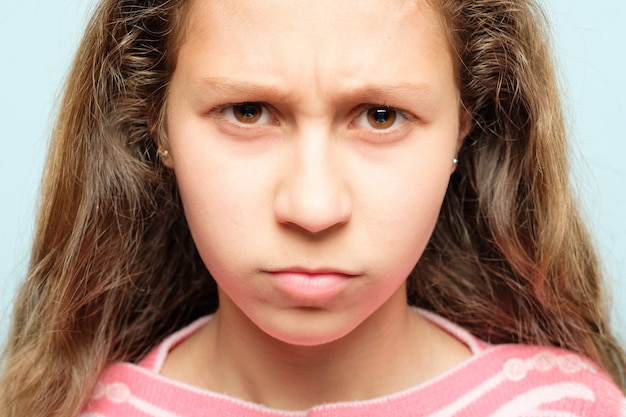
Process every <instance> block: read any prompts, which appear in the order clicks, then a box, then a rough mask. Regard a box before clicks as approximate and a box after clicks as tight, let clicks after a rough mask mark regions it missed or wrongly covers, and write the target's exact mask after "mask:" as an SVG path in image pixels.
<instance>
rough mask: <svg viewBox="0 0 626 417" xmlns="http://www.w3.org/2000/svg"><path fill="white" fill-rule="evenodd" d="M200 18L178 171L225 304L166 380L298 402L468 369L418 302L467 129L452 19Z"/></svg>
mask: <svg viewBox="0 0 626 417" xmlns="http://www.w3.org/2000/svg"><path fill="white" fill-rule="evenodd" d="M190 7H191V10H190V13H189V16H190V17H189V19H188V21H187V22H186V24H187V25H188V27H187V28H186V29H187V30H186V38H185V41H184V43H183V44H182V46H181V48H180V51H179V55H178V61H177V67H176V70H175V72H174V74H173V76H172V80H171V85H170V92H169V97H168V102H167V109H166V111H167V126H168V142H167V146H168V151H169V156H168V157H167V158H165V159H164V163H165V164H166V165H167V166H168V167H170V168H171V169H173V170H174V171H175V173H176V177H177V181H178V186H179V189H180V192H181V197H182V200H183V205H184V209H185V214H186V217H187V219H188V222H189V227H190V229H191V232H192V235H193V237H194V240H195V242H196V245H197V247H198V250H199V252H200V254H201V256H202V258H203V260H204V262H205V264H206V266H207V268H208V269H209V271H210V272H211V274H212V275H213V277H214V278H215V280H216V281H217V283H218V286H219V291H220V292H219V296H220V309H219V311H218V312H217V313H216V315H215V317H214V318H213V319H212V321H211V322H210V323H209V325H207V326H206V327H205V328H203V329H202V330H201V331H200V332H198V333H197V334H195V335H194V336H192V337H191V338H189V339H187V340H186V341H184V342H183V343H181V344H180V345H179V346H178V347H176V348H175V349H174V350H173V351H172V352H171V353H170V355H169V356H168V359H167V361H166V363H165V366H164V368H163V370H162V374H163V375H164V376H167V377H170V378H173V379H176V380H179V381H183V382H187V383H190V384H193V385H196V386H199V387H202V388H207V389H211V390H215V391H218V392H225V393H228V394H230V395H233V396H235V397H238V398H241V399H244V400H247V401H251V402H256V403H261V404H265V405H267V406H270V407H274V408H280V409H292V410H293V409H307V408H310V407H312V406H314V405H316V404H321V403H324V402H326V403H328V402H334V401H347V400H359V399H367V398H373V397H376V396H380V395H385V394H389V393H392V392H396V391H398V390H402V389H405V388H408V387H411V386H413V385H416V384H419V383H421V382H424V381H426V380H428V379H431V378H433V377H434V376H436V375H439V374H441V373H442V372H444V371H446V370H448V369H450V368H451V367H453V366H455V365H457V364H458V363H460V362H462V361H463V360H465V359H466V358H467V357H468V356H470V353H469V350H468V349H467V347H466V346H464V345H463V344H461V343H460V342H459V341H458V340H456V339H454V338H452V337H451V336H450V335H448V334H447V333H445V332H443V331H441V330H440V329H438V328H437V327H435V326H433V325H432V324H430V323H429V322H427V321H426V320H424V319H422V318H420V317H419V316H418V315H416V314H415V313H414V312H413V311H412V310H410V309H409V307H408V306H407V301H406V295H405V291H406V289H405V281H406V278H407V275H408V274H409V273H410V271H411V270H412V269H413V267H414V265H415V264H416V262H417V261H418V260H419V258H420V256H421V254H422V252H423V250H424V247H425V246H426V244H427V242H428V239H429V237H430V235H431V233H432V230H433V228H434V225H435V222H436V219H437V215H438V212H439V210H440V207H441V203H442V200H443V197H444V194H445V190H446V187H447V184H448V181H449V177H450V175H451V173H452V172H453V170H454V164H453V162H452V160H453V158H454V157H455V155H456V154H457V152H458V150H459V148H460V146H461V143H462V140H463V138H464V136H465V134H466V133H467V130H468V127H469V126H468V125H469V123H468V122H467V120H466V119H467V117H466V115H465V114H464V113H462V112H461V110H460V105H459V103H460V101H459V91H458V86H457V84H456V76H455V73H454V65H453V60H452V55H451V53H450V50H449V48H448V45H447V43H446V36H445V32H444V29H443V28H442V26H441V22H440V19H439V16H437V15H436V13H435V12H434V11H433V10H431V9H430V8H429V7H427V6H426V5H425V4H423V3H421V2H400V1H389V2H387V3H385V4H381V3H380V2H370V1H359V2H352V1H339V2H338V1H335V0H332V1H331V0H316V1H299V2H292V1H286V0H264V1H263V2H253V1H249V0H237V1H232V0H229V1H219V0H218V1H210V2H199V1H194V2H193V3H192V4H191V6H190ZM337 28H341V30H337ZM286 34H288V35H286ZM238 103H252V104H251V106H252V107H251V108H252V109H253V110H255V111H257V113H258V114H256V115H255V117H252V118H248V119H246V118H244V117H243V115H244V113H245V112H246V110H247V109H249V108H250V107H243V108H242V107H237V106H235V107H233V104H238ZM256 103H261V104H256ZM386 106H388V107H386ZM377 111H378V112H382V114H383V115H385V116H388V117H390V119H388V120H387V121H382V122H381V123H377V122H376V121H375V120H372V118H371V117H370V118H368V115H369V116H372V115H373V114H375V113H376V112H377ZM238 116H239V118H238ZM256 116H259V117H258V119H256ZM394 116H395V121H393V118H394ZM389 120H392V122H391V123H388V122H389ZM294 277H295V278H294ZM294 280H295V282H296V283H297V284H298V285H297V286H296V287H297V288H296V290H293V288H292V287H291V286H290V285H291V284H289V283H290V282H291V283H293V281H294ZM325 280H326V281H325ZM285 282H287V283H288V284H285ZM328 282H330V283H331V284H332V285H330V289H329V288H327V287H328V285H326V284H327V283H328ZM303 283H304V284H303ZM316 283H321V284H319V285H318V284H316ZM300 284H302V285H300ZM277 381H279V382H277Z"/></svg>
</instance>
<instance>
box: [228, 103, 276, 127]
mask: <svg viewBox="0 0 626 417" xmlns="http://www.w3.org/2000/svg"><path fill="white" fill-rule="evenodd" d="M222 114H223V115H224V117H226V118H227V119H229V120H231V121H234V122H237V123H240V124H244V125H254V124H268V123H271V121H272V119H271V114H270V112H269V111H268V110H267V108H266V107H265V106H264V105H263V104H261V103H253V102H250V103H239V104H232V105H229V106H226V107H224V108H223V109H222Z"/></svg>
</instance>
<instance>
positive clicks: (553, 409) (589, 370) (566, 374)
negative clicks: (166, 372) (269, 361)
mask: <svg viewBox="0 0 626 417" xmlns="http://www.w3.org/2000/svg"><path fill="white" fill-rule="evenodd" d="M418 313H419V314H421V315H423V316H424V317H426V318H428V319H429V320H431V321H432V322H434V323H435V324H437V325H438V326H440V327H441V328H443V329H445V330H446V331H448V332H449V333H450V334H452V335H454V336H455V337H457V338H458V339H459V340H460V341H462V342H463V343H465V344H466V345H467V346H468V347H469V348H470V349H471V351H472V353H473V357H472V358H470V359H469V360H467V361H465V362H464V363H462V364H461V365H459V366H457V367H455V368H454V369H452V370H450V371H448V372H446V373H445V374H443V375H441V376H439V377H437V378H435V379H433V380H431V381H429V382H427V383H425V384H422V385H419V386H416V387H413V388H410V389H407V390H405V391H402V392H398V393H396V394H392V395H388V396H385V397H381V398H375V399H371V400H366V401H356V402H345V403H334V404H323V405H319V406H316V407H313V408H311V409H310V410H306V411H280V410H274V409H271V408H267V407H264V406H262V405H257V404H253V403H249V402H245V401H242V400H239V399H236V398H232V397H229V396H226V395H223V394H219V393H215V392H209V391H206V390H202V389H200V388H196V387H193V386H190V385H186V384H183V383H180V382H176V381H173V380H170V379H167V378H164V377H162V376H160V375H159V372H160V369H161V367H162V366H163V363H164V361H165V357H166V356H167V354H168V352H169V351H170V350H171V349H172V348H173V347H174V346H176V345H177V344H178V343H180V342H181V341H183V340H184V339H185V338H187V337H189V336H190V335H191V334H193V333H194V332H195V331H197V330H198V329H199V328H201V327H202V326H203V325H204V324H205V323H206V322H207V321H208V320H210V317H205V318H202V319H200V320H198V321H196V322H195V323H193V324H191V325H190V326H188V327H186V328H184V329H182V330H180V331H179V332H177V333H175V334H173V335H172V336H170V337H169V338H167V339H166V340H165V341H164V342H163V343H162V344H161V345H159V346H158V347H157V348H156V349H155V350H154V351H152V352H151V353H150V354H149V355H148V356H147V357H146V358H145V359H144V360H143V361H142V362H141V363H140V364H138V365H133V364H130V363H118V364H114V365H113V366H111V367H110V368H108V369H107V370H106V371H105V372H104V373H103V375H102V376H101V378H100V382H99V384H98V386H97V389H96V391H95V393H94V396H93V399H92V401H91V402H90V403H89V405H88V406H87V408H86V409H85V410H84V412H83V414H81V417H114V416H115V417H149V416H151V417H200V416H203V417H206V416H224V417H235V416H237V417H296V416H310V417H318V416H319V417H322V416H324V417H353V416H358V417H369V416H376V417H380V416H393V417H404V416H431V417H444V416H445V417H448V416H454V417H470V416H480V417H485V416H491V417H512V416H517V417H575V416H598V417H613V416H615V417H617V416H622V417H626V401H625V400H624V398H623V396H622V394H621V392H620V390H619V389H618V388H617V387H616V386H615V385H614V384H613V383H612V382H611V380H610V379H609V378H608V377H607V376H606V375H604V374H603V373H602V372H601V371H600V370H599V369H598V366H597V365H595V364H593V363H592V362H590V361H589V360H587V359H585V358H582V357H580V356H577V355H574V354H572V353H570V352H567V351H563V350H559V349H556V348H549V347H539V346H523V345H489V344H486V343H483V342H481V341H480V340H478V339H476V338H475V337H473V336H472V335H471V334H469V333H468V332H466V331H465V330H463V329H461V328H459V327H458V326H456V325H454V324H452V323H450V322H448V321H446V320H444V319H443V318H441V317H438V316H435V315H433V314H430V313H427V312H424V311H418Z"/></svg>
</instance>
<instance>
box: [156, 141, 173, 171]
mask: <svg viewBox="0 0 626 417" xmlns="http://www.w3.org/2000/svg"><path fill="white" fill-rule="evenodd" d="M157 156H158V157H159V159H160V160H161V162H162V163H163V165H165V166H166V167H168V168H170V169H173V168H174V161H173V160H172V155H170V152H169V151H168V150H167V149H163V148H162V147H160V146H159V148H158V149H157Z"/></svg>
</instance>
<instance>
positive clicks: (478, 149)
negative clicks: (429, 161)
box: [409, 0, 626, 390]
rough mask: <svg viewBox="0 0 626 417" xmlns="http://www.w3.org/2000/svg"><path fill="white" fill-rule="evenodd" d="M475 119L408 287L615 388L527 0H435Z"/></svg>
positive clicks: (481, 327) (598, 287) (558, 120)
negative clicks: (570, 354) (581, 360)
mask: <svg viewBox="0 0 626 417" xmlns="http://www.w3.org/2000/svg"><path fill="white" fill-rule="evenodd" d="M431 3H433V6H434V7H436V8H438V10H440V12H441V15H442V17H443V24H444V25H445V26H446V27H447V29H448V33H449V34H450V44H451V45H452V49H453V51H454V52H455V53H456V55H457V56H458V60H457V62H458V65H459V67H458V74H459V85H460V90H461V99H462V105H463V107H464V108H465V109H467V110H468V111H469V112H470V113H471V114H472V120H473V128H472V130H471V132H470V134H469V135H468V137H467V138H466V140H465V143H464V146H463V148H462V149H461V151H460V154H459V157H458V159H459V164H458V168H457V170H456V171H455V173H454V174H453V176H452V178H451V182H450V185H449V188H448V191H447V195H446V198H445V200H444V204H443V207H442V210H441V213H440V217H439V220H438V223H437V226H436V229H435V231H434V233H433V236H432V238H431V240H430V242H429V245H428V247H427V249H426V251H425V253H424V255H423V256H422V258H421V259H420V261H419V263H418V265H417V267H416V268H415V270H414V271H413V273H412V275H411V277H410V279H409V299H410V300H411V302H413V303H415V304H418V305H420V306H422V307H424V308H427V309H430V310H432V311H435V312H437V313H439V314H441V315H443V316H445V317H447V318H449V319H451V320H452V321H454V322H456V323H458V324H460V325H461V326H464V327H465V328H467V329H468V330H470V331H471V332H472V333H473V334H475V335H477V336H478V337H480V338H481V339H483V340H486V341H489V342H492V343H527V344H540V345H554V346H558V347H562V348H566V349H569V350H572V351H575V352H578V353H581V354H583V355H586V356H588V357H590V358H592V359H594V360H595V361H596V362H598V363H599V364H600V365H601V366H602V367H603V368H604V370H605V371H606V372H607V373H608V374H610V375H611V376H612V378H613V380H614V381H615V382H616V384H618V385H619V386H620V387H621V388H622V390H624V389H625V388H626V359H625V355H624V350H623V349H622V348H621V346H620V344H619V343H618V341H617V339H616V337H615V336H614V335H613V333H612V331H611V328H610V325H609V313H608V305H607V298H606V295H605V294H604V288H603V285H604V282H603V279H602V274H601V268H600V266H599V262H598V259H597V256H596V254H595V251H594V248H593V246H592V244H591V243H590V238H589V235H588V232H587V230H586V227H585V225H584V223H583V221H582V219H581V216H580V214H579V211H578V208H577V204H576V201H575V199H574V198H573V196H572V189H571V187H570V184H569V179H570V171H569V166H568V159H567V143H566V129H565V126H564V120H563V115H562V104H561V100H560V97H559V96H560V94H559V83H558V80H557V79H556V75H555V70H554V64H553V61H552V59H553V58H552V54H551V50H550V40H549V37H548V33H547V27H548V25H547V23H546V18H545V15H544V14H543V12H542V10H541V9H540V8H539V6H538V5H537V4H536V3H535V2H534V1H533V0H473V1H463V0H438V1H432V2H431Z"/></svg>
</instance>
